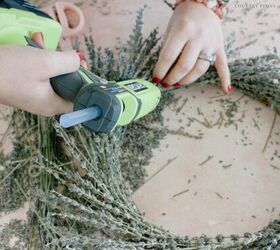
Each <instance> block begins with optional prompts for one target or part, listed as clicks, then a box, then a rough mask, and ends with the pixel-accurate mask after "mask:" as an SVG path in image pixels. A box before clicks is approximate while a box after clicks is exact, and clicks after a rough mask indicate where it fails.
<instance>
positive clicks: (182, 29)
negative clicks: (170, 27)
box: [177, 19, 194, 33]
mask: <svg viewBox="0 0 280 250" xmlns="http://www.w3.org/2000/svg"><path fill="white" fill-rule="evenodd" d="M177 30H178V32H179V33H186V32H192V31H193V30H194V23H193V22H192V21H189V20H185V19H181V20H180V21H179V22H178V24H177Z"/></svg>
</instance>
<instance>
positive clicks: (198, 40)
mask: <svg viewBox="0 0 280 250" xmlns="http://www.w3.org/2000/svg"><path fill="white" fill-rule="evenodd" d="M211 61H214V63H215V67H216V69H217V72H218V75H219V77H220V79H221V83H222V88H223V90H224V92H225V93H231V92H232V87H231V80H230V72H229V68H228V63H227V56H226V53H225V50H224V39H223V32H222V27H221V20H220V19H219V17H218V16H217V15H216V14H215V13H214V12H213V11H212V10H211V9H209V8H207V7H206V6H205V5H204V4H201V3H196V2H193V1H185V2H182V3H180V4H179V5H178V6H177V7H176V9H175V11H174V14H173V16H172V17H171V20H170V22H169V25H168V28H167V31H166V34H165V38H164V42H163V47H162V50H161V53H160V56H159V59H158V62H157V64H156V67H155V69H154V74H153V75H154V78H153V81H154V82H155V83H157V84H159V83H161V84H162V85H163V87H164V88H168V87H170V86H174V87H179V86H180V85H182V84H190V83H192V82H194V81H196V80H197V79H198V78H199V77H201V76H202V75H203V74H204V73H206V71H207V70H208V68H209V66H210V63H211Z"/></svg>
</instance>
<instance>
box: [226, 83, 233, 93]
mask: <svg viewBox="0 0 280 250" xmlns="http://www.w3.org/2000/svg"><path fill="white" fill-rule="evenodd" d="M227 92H228V93H229V94H231V93H232V86H231V85H229V86H228V89H227Z"/></svg>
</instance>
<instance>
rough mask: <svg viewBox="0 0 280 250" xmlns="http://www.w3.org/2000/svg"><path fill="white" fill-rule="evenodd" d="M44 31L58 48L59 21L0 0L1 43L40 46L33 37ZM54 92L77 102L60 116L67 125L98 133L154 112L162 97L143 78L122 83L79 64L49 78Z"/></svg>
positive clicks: (17, 1) (29, 7)
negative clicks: (80, 125)
mask: <svg viewBox="0 0 280 250" xmlns="http://www.w3.org/2000/svg"><path fill="white" fill-rule="evenodd" d="M35 32H42V33H43V36H44V39H45V43H46V48H47V49H55V48H56V47H57V45H58V42H59V39H60V36H61V33H62V29H61V26H60V24H59V23H57V22H56V21H54V20H53V19H52V18H50V17H49V16H48V15H46V14H45V13H43V12H41V11H40V10H38V9H37V8H35V7H34V6H32V5H30V4H29V3H27V2H26V1H21V0H13V1H11V0H6V1H5V0H4V1H1V0H0V45H4V44H18V45H29V46H33V47H37V48H39V46H38V45H37V44H36V43H34V42H33V41H32V40H31V39H30V37H32V36H33V34H34V33H35ZM50 82H51V85H52V87H53V89H54V91H55V92H56V93H57V94H58V95H59V96H61V97H62V98H64V99H66V100H69V101H71V102H73V103H74V111H75V112H73V113H70V114H66V115H64V116H62V117H61V119H60V120H61V123H62V124H64V125H63V126H64V127H70V126H71V125H76V124H80V123H82V124H83V125H84V126H85V127H86V128H88V129H89V130H91V131H94V132H97V133H110V132H111V131H112V130H113V129H114V128H115V127H117V126H123V125H127V124H129V123H131V122H133V121H135V120H137V119H139V118H141V117H143V116H145V115H147V114H148V113H150V112H151V111H153V110H154V109H155V108H156V106H157V105H158V103H159V101H160V98H161V91H160V89H159V88H157V87H156V86H155V85H154V84H152V83H150V82H149V81H146V80H142V79H132V80H127V81H121V82H114V81H107V80H105V79H101V78H99V77H98V76H96V75H95V74H93V73H91V72H90V71H88V70H87V69H85V68H83V67H80V70H79V71H77V72H74V73H70V74H65V75H61V76H57V77H54V78H51V79H50Z"/></svg>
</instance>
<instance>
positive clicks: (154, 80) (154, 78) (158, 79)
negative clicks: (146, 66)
mask: <svg viewBox="0 0 280 250" xmlns="http://www.w3.org/2000/svg"><path fill="white" fill-rule="evenodd" d="M152 82H153V83H156V84H160V82H161V79H160V78H158V77H153V79H152Z"/></svg>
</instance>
